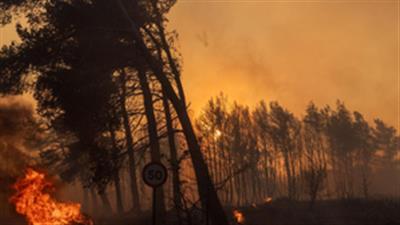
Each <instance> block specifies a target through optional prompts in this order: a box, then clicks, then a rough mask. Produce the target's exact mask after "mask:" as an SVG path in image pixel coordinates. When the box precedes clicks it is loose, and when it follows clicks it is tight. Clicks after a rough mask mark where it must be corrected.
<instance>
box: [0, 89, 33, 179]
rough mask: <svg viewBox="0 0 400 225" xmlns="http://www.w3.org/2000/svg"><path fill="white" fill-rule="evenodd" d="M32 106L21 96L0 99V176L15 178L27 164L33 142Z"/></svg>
mask: <svg viewBox="0 0 400 225" xmlns="http://www.w3.org/2000/svg"><path fill="white" fill-rule="evenodd" d="M35 130H36V123H35V118H34V106H33V104H32V103H30V102H29V101H28V100H26V99H25V98H24V97H22V96H11V97H3V98H0V174H1V175H2V176H15V175H18V174H19V173H21V172H23V170H24V169H25V167H26V166H27V165H28V164H29V161H30V157H29V150H30V148H31V146H32V145H31V143H32V140H35V139H36V137H35V136H34V135H35Z"/></svg>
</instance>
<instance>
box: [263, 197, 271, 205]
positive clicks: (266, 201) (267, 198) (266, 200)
mask: <svg viewBox="0 0 400 225" xmlns="http://www.w3.org/2000/svg"><path fill="white" fill-rule="evenodd" d="M264 202H265V203H266V204H268V203H271V202H272V198H271V197H266V198H265V199H264Z"/></svg>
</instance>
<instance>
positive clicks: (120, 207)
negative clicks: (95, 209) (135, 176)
mask: <svg viewBox="0 0 400 225" xmlns="http://www.w3.org/2000/svg"><path fill="white" fill-rule="evenodd" d="M110 136H111V142H112V146H113V160H114V164H118V147H117V142H116V138H115V131H114V129H113V126H112V125H111V124H110ZM114 186H115V200H116V205H117V212H118V213H120V214H121V213H123V212H124V206H123V204H122V192H121V182H120V175H119V168H117V165H115V168H114Z"/></svg>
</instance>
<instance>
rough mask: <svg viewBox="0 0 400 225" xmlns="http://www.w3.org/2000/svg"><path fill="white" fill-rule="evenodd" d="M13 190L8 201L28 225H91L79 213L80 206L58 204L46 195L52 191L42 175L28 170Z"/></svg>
mask: <svg viewBox="0 0 400 225" xmlns="http://www.w3.org/2000/svg"><path fill="white" fill-rule="evenodd" d="M13 189H15V190H16V193H15V194H14V195H13V196H12V197H11V198H10V201H11V202H12V203H13V204H14V205H15V208H16V211H17V212H18V213H19V214H21V215H24V216H25V217H26V219H27V220H28V223H29V225H71V224H82V225H93V222H92V221H91V220H90V219H88V218H86V217H85V216H84V215H83V214H82V213H81V211H80V209H81V206H80V204H77V203H63V202H58V201H57V200H55V199H53V198H52V197H51V196H50V194H49V193H46V192H51V190H54V189H53V185H52V183H51V182H49V181H48V180H46V179H45V174H43V173H40V172H37V171H35V170H33V169H28V170H27V171H26V174H25V177H24V178H22V179H20V180H18V181H17V182H16V183H15V184H14V185H13Z"/></svg>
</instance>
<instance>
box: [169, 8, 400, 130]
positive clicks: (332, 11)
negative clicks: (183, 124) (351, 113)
mask: <svg viewBox="0 0 400 225" xmlns="http://www.w3.org/2000/svg"><path fill="white" fill-rule="evenodd" d="M193 7H195V8H196V10H195V11H193V10H192V9H193ZM395 8H396V7H394V5H393V3H389V2H388V3H383V4H368V3H335V4H331V2H329V1H318V3H298V2H296V3H271V2H269V1H266V2H264V1H256V2H254V1H228V2H221V1H205V2H204V1H181V2H178V3H177V5H176V6H175V7H174V8H173V10H172V12H171V14H170V16H169V18H170V21H171V24H170V26H171V28H174V29H176V30H177V32H178V33H179V42H180V46H181V49H180V50H181V53H182V55H183V61H184V63H183V82H184V85H185V89H186V91H187V96H188V100H189V101H190V102H191V103H192V104H191V105H192V109H194V111H197V112H198V111H200V109H201V108H202V107H203V106H204V105H205V104H206V102H207V100H208V99H209V98H210V97H212V96H216V95H217V94H218V93H220V92H221V91H222V92H224V93H225V94H227V95H228V96H230V97H231V98H233V99H236V100H238V101H239V102H241V103H244V104H249V105H255V104H256V103H257V102H258V101H259V100H261V99H264V100H267V101H270V100H277V101H279V102H280V103H281V104H282V105H285V106H286V107H288V109H290V110H291V111H293V112H294V113H296V114H300V113H303V112H304V109H305V107H306V105H307V104H308V102H309V101H311V100H312V101H314V102H315V103H316V104H318V105H325V104H330V105H333V104H334V103H335V101H336V99H341V100H343V101H345V102H346V104H348V105H349V106H351V107H352V108H354V109H357V110H359V111H362V112H364V113H365V117H366V118H367V119H368V120H371V119H373V118H375V117H379V118H382V119H383V120H385V121H388V122H389V123H390V124H396V122H397V121H398V114H399V111H398V109H396V107H395V106H396V105H397V102H398V85H397V84H398V76H397V72H396V68H397V66H396V65H397V64H398V63H397V61H396V60H398V58H397V56H396V51H397V50H398V44H397V42H396V37H397V34H396V29H394V28H395V27H396V21H397V20H396V18H397V17H396V15H397V14H396V11H395ZM199 37H201V38H199ZM205 40H206V43H207V47H206V46H205V45H204V42H205ZM367 99H368V100H367Z"/></svg>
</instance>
